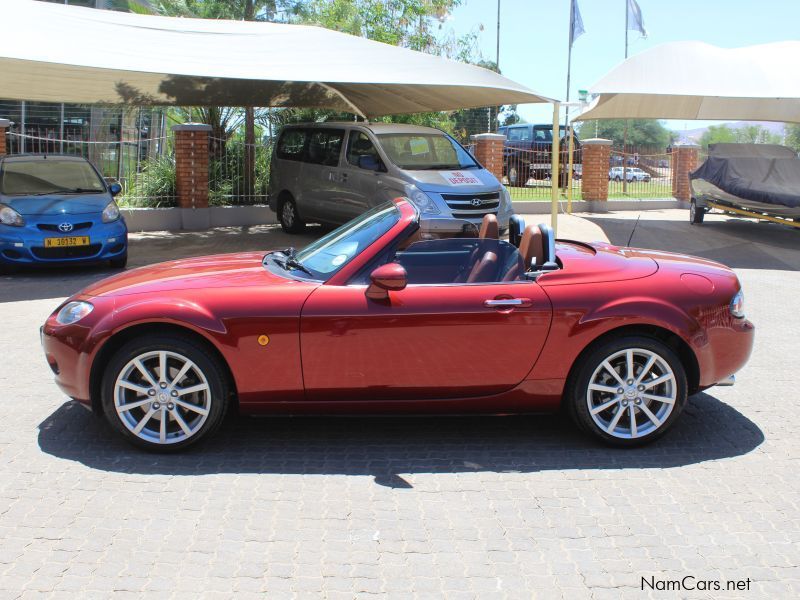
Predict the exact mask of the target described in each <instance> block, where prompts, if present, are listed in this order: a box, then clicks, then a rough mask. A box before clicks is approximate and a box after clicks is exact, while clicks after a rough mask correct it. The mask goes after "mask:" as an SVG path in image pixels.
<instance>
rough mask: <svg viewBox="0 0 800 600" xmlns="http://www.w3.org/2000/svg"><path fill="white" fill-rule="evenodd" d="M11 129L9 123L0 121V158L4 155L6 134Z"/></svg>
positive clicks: (5, 120) (3, 120) (4, 120)
mask: <svg viewBox="0 0 800 600" xmlns="http://www.w3.org/2000/svg"><path fill="white" fill-rule="evenodd" d="M10 128H11V121H9V120H8V119H0V156H3V155H4V154H5V153H6V132H7V131H8V130H9V129H10Z"/></svg>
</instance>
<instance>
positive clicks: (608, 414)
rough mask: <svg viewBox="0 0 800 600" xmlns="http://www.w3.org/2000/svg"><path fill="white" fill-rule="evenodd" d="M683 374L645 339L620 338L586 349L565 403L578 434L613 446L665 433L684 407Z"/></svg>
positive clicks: (665, 351) (661, 347)
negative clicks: (594, 437) (590, 436)
mask: <svg viewBox="0 0 800 600" xmlns="http://www.w3.org/2000/svg"><path fill="white" fill-rule="evenodd" d="M687 395H688V385H687V380H686V372H685V370H684V367H683V364H682V363H681V361H680V359H679V358H678V356H677V355H676V354H675V352H673V351H672V349H671V348H669V347H668V346H667V345H666V344H664V343H663V342H661V341H659V340H657V339H654V338H649V337H644V336H623V337H618V338H615V339H612V340H610V341H607V342H605V343H602V344H599V345H598V346H596V347H595V348H592V349H590V350H589V352H588V353H586V354H585V355H584V356H583V358H582V359H581V363H580V364H579V365H577V369H576V371H575V372H574V373H573V375H572V376H571V378H570V382H569V384H568V387H567V391H566V397H565V401H566V402H567V403H568V409H569V412H570V414H571V416H572V418H573V420H574V421H575V422H576V423H577V424H578V426H579V427H581V428H582V429H583V430H585V431H587V432H589V433H591V434H592V435H594V436H596V437H597V438H599V439H600V440H602V441H603V442H605V443H607V444H610V445H614V446H638V445H641V444H645V443H649V442H652V441H653V440H656V439H658V438H659V437H661V436H662V435H664V434H665V433H666V432H667V431H668V430H669V428H670V427H672V425H673V424H674V423H675V420H676V419H677V418H678V415H680V413H681V410H683V407H684V405H685V404H686V398H687Z"/></svg>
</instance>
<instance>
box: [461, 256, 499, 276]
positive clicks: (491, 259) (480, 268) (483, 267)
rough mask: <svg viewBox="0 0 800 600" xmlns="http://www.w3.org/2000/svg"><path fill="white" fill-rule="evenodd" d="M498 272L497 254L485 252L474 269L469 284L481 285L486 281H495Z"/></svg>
mask: <svg viewBox="0 0 800 600" xmlns="http://www.w3.org/2000/svg"><path fill="white" fill-rule="evenodd" d="M496 272H497V254H495V253H494V252H485V253H484V255H483V256H482V257H481V259H480V260H479V261H478V262H476V263H475V266H474V267H472V271H470V274H469V277H467V283H481V282H485V281H494V280H495V278H494V276H495V273H496Z"/></svg>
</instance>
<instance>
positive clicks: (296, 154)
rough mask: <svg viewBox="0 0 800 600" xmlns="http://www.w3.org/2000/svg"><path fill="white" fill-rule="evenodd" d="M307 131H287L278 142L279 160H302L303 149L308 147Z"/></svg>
mask: <svg viewBox="0 0 800 600" xmlns="http://www.w3.org/2000/svg"><path fill="white" fill-rule="evenodd" d="M306 136H307V132H306V130H305V129H287V130H285V131H284V132H283V135H282V136H281V139H280V141H279V142H278V158H283V159H285V160H302V159H303V148H305V145H306Z"/></svg>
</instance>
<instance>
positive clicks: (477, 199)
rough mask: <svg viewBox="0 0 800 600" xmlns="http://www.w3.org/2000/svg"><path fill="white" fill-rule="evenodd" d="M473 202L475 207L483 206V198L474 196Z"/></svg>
mask: <svg viewBox="0 0 800 600" xmlns="http://www.w3.org/2000/svg"><path fill="white" fill-rule="evenodd" d="M471 204H472V206H475V207H478V206H483V200H481V199H480V198H473V199H472V202H471Z"/></svg>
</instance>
